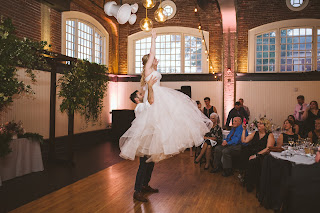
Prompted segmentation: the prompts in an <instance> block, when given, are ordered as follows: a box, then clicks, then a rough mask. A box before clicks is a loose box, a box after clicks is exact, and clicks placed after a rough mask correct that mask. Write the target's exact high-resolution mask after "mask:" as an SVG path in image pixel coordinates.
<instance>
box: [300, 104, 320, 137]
mask: <svg viewBox="0 0 320 213" xmlns="http://www.w3.org/2000/svg"><path fill="white" fill-rule="evenodd" d="M317 118H320V110H319V106H318V102H317V101H311V102H310V104H309V105H308V106H307V109H306V110H305V111H304V113H303V115H302V119H303V120H304V121H305V130H306V133H309V132H310V131H312V130H314V122H315V120H316V119H317Z"/></svg>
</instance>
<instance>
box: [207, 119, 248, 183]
mask: <svg viewBox="0 0 320 213" xmlns="http://www.w3.org/2000/svg"><path fill="white" fill-rule="evenodd" d="M241 123H242V119H241V118H240V117H234V118H233V122H232V126H233V128H232V129H231V131H230V133H229V134H228V136H227V139H226V140H224V141H223V142H222V144H221V145H219V146H217V147H216V148H215V150H214V160H213V161H214V166H215V168H213V169H212V171H211V172H212V173H216V172H219V171H220V170H222V168H223V174H222V175H223V176H224V177H228V176H230V175H232V174H233V173H232V157H233V156H236V155H240V152H241V135H242V130H243V129H242V125H241ZM246 134H248V133H247V131H246ZM222 158H223V162H222V164H221V159H222Z"/></svg>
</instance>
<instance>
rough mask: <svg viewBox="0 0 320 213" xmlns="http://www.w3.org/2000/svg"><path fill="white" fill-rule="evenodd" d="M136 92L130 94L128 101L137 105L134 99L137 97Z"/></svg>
mask: <svg viewBox="0 0 320 213" xmlns="http://www.w3.org/2000/svg"><path fill="white" fill-rule="evenodd" d="M137 92H138V90H136V91H134V92H133V93H131V95H130V100H131V101H132V102H133V103H135V104H136V103H137V102H136V101H135V100H134V99H135V98H136V97H137Z"/></svg>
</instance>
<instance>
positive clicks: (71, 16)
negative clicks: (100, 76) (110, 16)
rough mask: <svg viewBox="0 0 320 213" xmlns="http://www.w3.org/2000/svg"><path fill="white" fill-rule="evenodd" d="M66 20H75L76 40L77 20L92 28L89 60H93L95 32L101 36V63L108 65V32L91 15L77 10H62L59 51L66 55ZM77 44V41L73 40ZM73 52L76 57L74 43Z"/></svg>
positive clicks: (76, 35)
mask: <svg viewBox="0 0 320 213" xmlns="http://www.w3.org/2000/svg"><path fill="white" fill-rule="evenodd" d="M67 20H75V21H76V23H75V39H76V40H78V21H81V22H82V23H84V24H86V25H89V26H90V27H92V28H93V34H92V36H93V41H92V48H91V50H92V56H91V60H92V62H95V33H96V32H98V33H99V34H100V35H101V36H102V37H103V45H102V49H103V54H104V56H103V57H102V63H101V64H102V65H106V66H108V64H109V33H108V32H107V30H106V29H105V28H104V27H103V26H102V25H101V24H100V23H99V22H98V21H97V20H96V19H94V18H93V17H92V16H89V15H87V14H85V13H82V12H78V11H67V12H62V19H61V25H62V32H61V34H62V35H61V53H62V54H64V55H66V23H67ZM75 43H76V44H78V43H77V42H75ZM75 54H76V56H77V57H78V45H75Z"/></svg>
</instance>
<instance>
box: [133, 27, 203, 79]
mask: <svg viewBox="0 0 320 213" xmlns="http://www.w3.org/2000/svg"><path fill="white" fill-rule="evenodd" d="M156 30H157V39H156V58H157V59H158V60H159V64H158V71H159V72H161V73H166V74H170V73H172V74H174V73H208V62H207V61H206V58H207V57H206V53H205V48H204V44H203V42H202V35H201V33H200V32H199V30H197V29H193V28H185V27H164V28H157V29H156ZM204 36H205V37H206V41H207V45H208V43H209V42H208V37H209V33H208V32H204ZM150 47H151V37H150V35H147V36H146V34H145V33H144V32H139V33H136V34H133V35H131V36H129V38H128V50H129V51H128V61H129V63H128V68H129V72H128V73H130V74H140V73H141V72H142V68H143V65H142V61H141V59H142V57H143V56H144V55H145V54H148V53H149V51H150Z"/></svg>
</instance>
